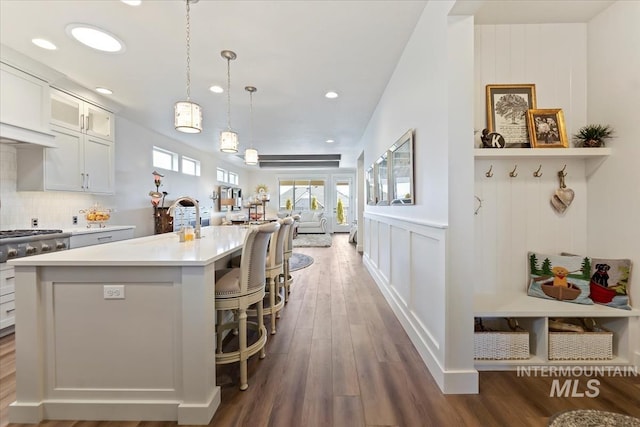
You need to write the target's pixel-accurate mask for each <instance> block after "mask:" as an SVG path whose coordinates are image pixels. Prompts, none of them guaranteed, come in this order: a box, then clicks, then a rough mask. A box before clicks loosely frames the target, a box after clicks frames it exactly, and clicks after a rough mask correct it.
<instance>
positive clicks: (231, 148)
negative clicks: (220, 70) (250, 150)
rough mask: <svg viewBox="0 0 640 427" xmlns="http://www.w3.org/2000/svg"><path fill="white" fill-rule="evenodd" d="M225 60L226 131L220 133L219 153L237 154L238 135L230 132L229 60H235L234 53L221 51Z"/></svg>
mask: <svg viewBox="0 0 640 427" xmlns="http://www.w3.org/2000/svg"><path fill="white" fill-rule="evenodd" d="M220 55H222V57H223V58H225V59H226V60H227V130H225V131H222V132H220V151H222V152H223V153H237V152H238V134H237V133H235V132H234V131H232V130H231V65H230V64H231V60H232V59H236V54H235V52H232V51H230V50H223V51H222V52H220Z"/></svg>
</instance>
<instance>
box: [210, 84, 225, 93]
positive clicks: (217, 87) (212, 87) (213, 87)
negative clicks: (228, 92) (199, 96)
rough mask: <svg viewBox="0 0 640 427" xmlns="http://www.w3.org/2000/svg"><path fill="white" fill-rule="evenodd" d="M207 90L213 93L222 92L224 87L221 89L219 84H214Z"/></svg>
mask: <svg viewBox="0 0 640 427" xmlns="http://www.w3.org/2000/svg"><path fill="white" fill-rule="evenodd" d="M209 90H210V91H211V92H213V93H222V92H224V89H222V88H221V87H220V86H217V85H216V86H211V87H210V88H209Z"/></svg>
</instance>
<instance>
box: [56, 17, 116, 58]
mask: <svg viewBox="0 0 640 427" xmlns="http://www.w3.org/2000/svg"><path fill="white" fill-rule="evenodd" d="M67 34H69V35H70V36H71V37H73V38H74V39H76V40H78V41H79V42H80V43H82V44H84V45H86V46H89V47H90V48H93V49H96V50H99V51H102V52H110V53H115V52H124V43H123V42H122V41H121V40H119V39H118V38H117V37H116V36H114V35H113V34H110V33H108V32H107V31H105V30H103V29H101V28H98V27H94V26H93V25H88V24H69V25H67Z"/></svg>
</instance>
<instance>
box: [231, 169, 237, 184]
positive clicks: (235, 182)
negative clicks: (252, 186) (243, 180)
mask: <svg viewBox="0 0 640 427" xmlns="http://www.w3.org/2000/svg"><path fill="white" fill-rule="evenodd" d="M229 184H234V185H238V174H237V173H233V172H229Z"/></svg>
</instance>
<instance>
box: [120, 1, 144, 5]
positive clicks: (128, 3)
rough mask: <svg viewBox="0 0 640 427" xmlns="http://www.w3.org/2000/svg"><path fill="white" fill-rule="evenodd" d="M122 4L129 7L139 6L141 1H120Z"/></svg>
mask: <svg viewBox="0 0 640 427" xmlns="http://www.w3.org/2000/svg"><path fill="white" fill-rule="evenodd" d="M121 1H122V3H124V4H127V5H129V6H140V3H142V0H121Z"/></svg>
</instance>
